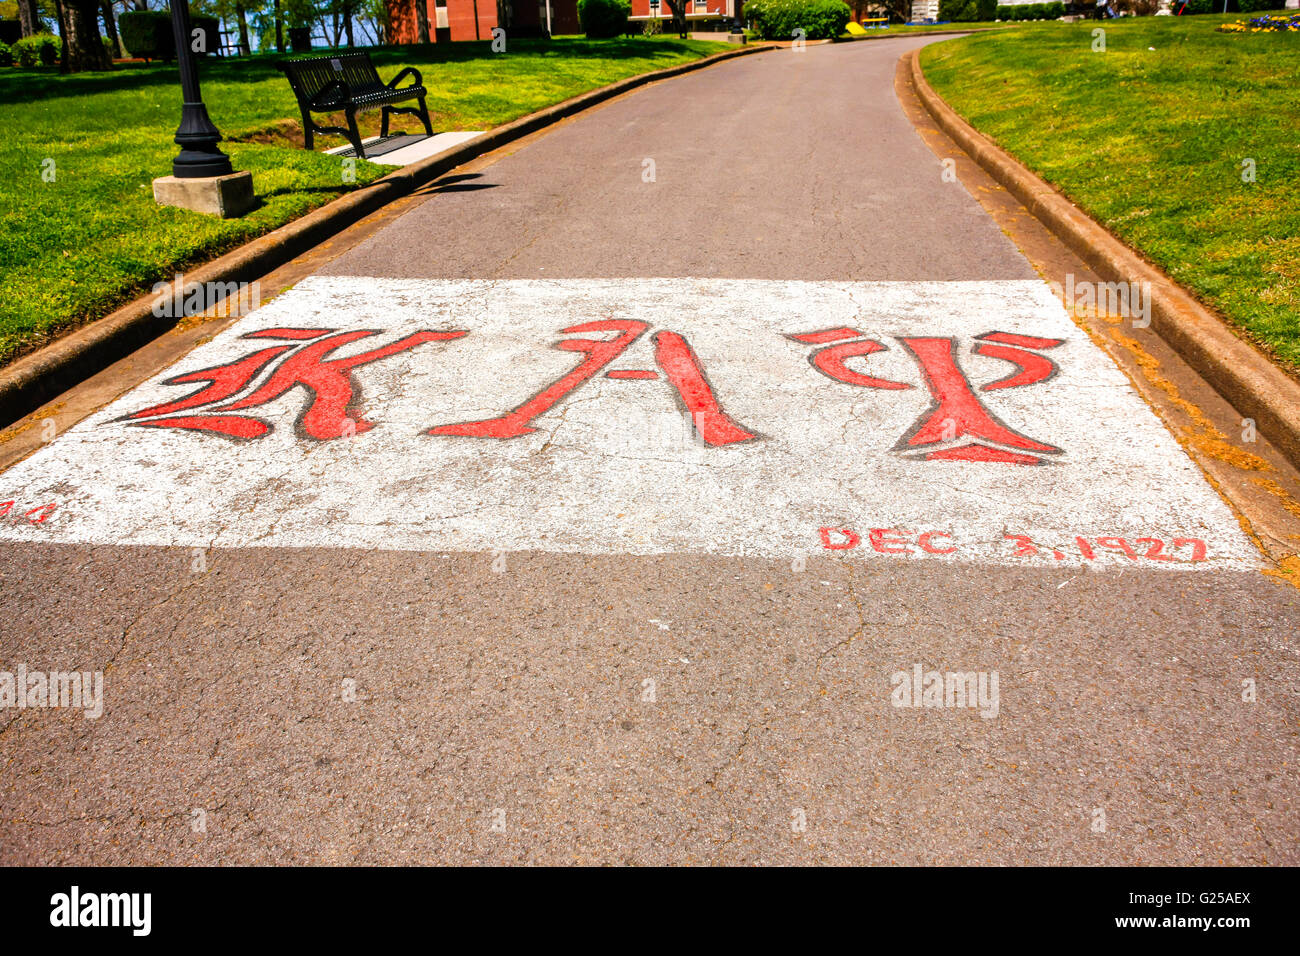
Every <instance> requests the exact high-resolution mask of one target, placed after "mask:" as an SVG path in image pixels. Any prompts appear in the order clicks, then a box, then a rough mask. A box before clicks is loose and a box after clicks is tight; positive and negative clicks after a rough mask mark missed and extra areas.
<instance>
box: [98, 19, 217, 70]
mask: <svg viewBox="0 0 1300 956" xmlns="http://www.w3.org/2000/svg"><path fill="white" fill-rule="evenodd" d="M190 24H191V26H192V27H193V28H194V29H195V30H202V31H203V33H204V37H203V51H202V52H203V53H204V54H208V53H215V52H216V50H217V47H218V46H219V45H220V42H221V41H220V40H219V38H218V36H217V30H218V29H219V28H220V27H219V24H218V23H217V18H216V17H205V16H197V15H192V16H191V17H190ZM117 30H118V34H119V35H120V36H121V37H122V45H123V46H125V47H126V52H127V53H129V54H131V56H135V57H140V58H142V59H145V60H171V59H174V58H175V56H176V40H175V37H174V36H173V34H172V15H171V14H170V13H168V12H167V11H165V10H126V11H124V12H123V13H121V14H120V15H119V16H118V18H117Z"/></svg>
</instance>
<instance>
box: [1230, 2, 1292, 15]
mask: <svg viewBox="0 0 1300 956" xmlns="http://www.w3.org/2000/svg"><path fill="white" fill-rule="evenodd" d="M1237 5H1238V6H1239V7H1240V9H1241V12H1242V13H1254V12H1256V11H1257V10H1281V9H1283V8H1285V7H1286V0H1237Z"/></svg>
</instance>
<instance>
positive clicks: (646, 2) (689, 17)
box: [632, 0, 745, 33]
mask: <svg viewBox="0 0 1300 956" xmlns="http://www.w3.org/2000/svg"><path fill="white" fill-rule="evenodd" d="M678 2H680V3H684V4H685V5H686V23H687V26H688V27H689V28H690V29H692V30H725V29H729V28H730V27H731V24H732V21H733V20H735V19H736V18H737V17H741V16H743V7H744V5H745V0H678ZM632 19H633V20H634V21H638V20H639V21H646V20H661V21H663V25H664V32H665V33H667V32H671V31H672V22H673V15H672V13H671V12H670V11H669V9H668V4H667V3H664V2H663V0H660V2H659V3H658V4H657V5H655V6H651V0H632Z"/></svg>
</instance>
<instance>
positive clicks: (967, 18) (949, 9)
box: [939, 0, 1009, 23]
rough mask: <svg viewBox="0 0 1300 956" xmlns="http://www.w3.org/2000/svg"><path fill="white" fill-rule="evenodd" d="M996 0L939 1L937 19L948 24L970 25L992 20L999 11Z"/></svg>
mask: <svg viewBox="0 0 1300 956" xmlns="http://www.w3.org/2000/svg"><path fill="white" fill-rule="evenodd" d="M1004 9H1009V8H1006V7H999V6H998V5H997V0H939V19H940V20H947V21H948V22H949V23H972V22H974V21H976V20H992V19H993V18H994V17H996V16H997V15H998V11H999V10H1004Z"/></svg>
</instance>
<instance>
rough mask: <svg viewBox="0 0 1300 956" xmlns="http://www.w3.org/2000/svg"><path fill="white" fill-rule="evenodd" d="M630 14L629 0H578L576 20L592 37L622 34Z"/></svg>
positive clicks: (600, 37)
mask: <svg viewBox="0 0 1300 956" xmlns="http://www.w3.org/2000/svg"><path fill="white" fill-rule="evenodd" d="M631 15H632V4H631V2H630V0H578V22H579V23H580V24H582V32H583V33H585V34H587V36H589V37H591V38H593V39H603V38H605V37H619V36H622V35H623V31H625V30H626V29H627V18H628V17H630V16H631Z"/></svg>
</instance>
